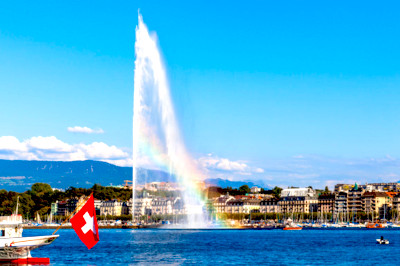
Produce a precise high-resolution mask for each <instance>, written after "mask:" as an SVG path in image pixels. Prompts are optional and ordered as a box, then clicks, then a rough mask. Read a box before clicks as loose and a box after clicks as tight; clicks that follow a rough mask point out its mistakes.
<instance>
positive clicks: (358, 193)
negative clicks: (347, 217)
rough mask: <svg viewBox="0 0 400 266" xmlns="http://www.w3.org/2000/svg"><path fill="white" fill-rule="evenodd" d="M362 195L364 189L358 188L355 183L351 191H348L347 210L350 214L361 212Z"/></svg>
mask: <svg viewBox="0 0 400 266" xmlns="http://www.w3.org/2000/svg"><path fill="white" fill-rule="evenodd" d="M363 194H364V189H363V188H361V187H359V186H358V185H357V183H356V184H355V185H354V187H353V188H352V189H350V190H349V192H348V194H347V210H348V211H349V212H352V213H357V212H362V211H363V205H362V195H363Z"/></svg>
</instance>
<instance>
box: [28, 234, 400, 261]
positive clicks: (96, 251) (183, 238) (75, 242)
mask: <svg viewBox="0 0 400 266" xmlns="http://www.w3.org/2000/svg"><path fill="white" fill-rule="evenodd" d="M52 232H53V230H44V229H43V230H24V236H32V235H46V234H51V233H52ZM57 233H59V234H60V237H59V238H58V239H57V240H56V241H54V242H53V243H52V244H51V245H49V246H47V247H42V248H39V249H37V250H34V251H33V252H32V256H34V257H50V261H51V264H52V265H65V264H74V265H79V264H84V265H105V264H114V265H117V264H120V265H127V264H141V265H155V264H169V265H171V264H173V265H180V264H202V265H215V264H238V265H243V264H259V265H268V264H270V265H373V264H379V265H396V264H397V265H399V264H400V262H399V256H400V230H394V229H370V230H368V229H332V230H331V229H320V230H302V231H283V230H156V229H155V230H150V229H149V230H147V229H141V230H129V229H100V230H99V235H100V242H99V243H98V244H97V245H96V246H95V247H94V248H93V249H91V250H88V249H87V248H86V247H85V246H84V245H83V243H82V242H81V241H80V240H79V238H78V237H77V236H76V234H75V232H74V231H73V230H72V229H63V230H60V231H58V232H57ZM381 235H383V236H384V237H385V238H387V239H389V240H390V245H378V244H376V243H375V239H377V238H380V236H381Z"/></svg>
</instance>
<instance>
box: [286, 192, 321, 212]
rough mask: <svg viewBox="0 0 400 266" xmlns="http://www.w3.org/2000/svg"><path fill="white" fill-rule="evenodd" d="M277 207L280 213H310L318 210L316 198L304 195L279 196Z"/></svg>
mask: <svg viewBox="0 0 400 266" xmlns="http://www.w3.org/2000/svg"><path fill="white" fill-rule="evenodd" d="M278 205H279V206H278V207H279V209H280V211H281V212H282V213H312V212H317V211H318V199H317V198H315V197H306V196H287V197H284V198H281V200H280V201H279V202H278Z"/></svg>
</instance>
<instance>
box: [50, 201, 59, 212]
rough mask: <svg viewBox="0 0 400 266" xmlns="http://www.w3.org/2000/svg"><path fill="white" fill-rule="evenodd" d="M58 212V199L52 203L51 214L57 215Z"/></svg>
mask: <svg viewBox="0 0 400 266" xmlns="http://www.w3.org/2000/svg"><path fill="white" fill-rule="evenodd" d="M57 212H58V201H56V202H53V203H52V204H51V208H50V214H51V215H53V216H54V215H57Z"/></svg>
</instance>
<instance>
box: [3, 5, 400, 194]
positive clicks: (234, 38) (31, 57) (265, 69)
mask: <svg viewBox="0 0 400 266" xmlns="http://www.w3.org/2000/svg"><path fill="white" fill-rule="evenodd" d="M398 8H399V4H398V3H396V2H395V1H392V2H389V1H388V2H384V3H381V4H380V5H377V4H376V2H365V1H363V2H361V1H360V2H353V3H348V2H345V1H342V2H341V1H331V2H326V1H325V2H323V3H322V2H321V1H314V2H311V1H309V2H307V3H304V2H298V1H293V2H290V1H285V2H272V1H271V2H268V1H229V2H227V1H198V2H194V1H187V2H184V1H135V2H133V1H132V2H128V1H115V2H112V3H111V2H106V1H104V2H102V1H92V2H86V3H81V2H80V1H69V2H68V3H67V2H64V3H61V2H60V3H57V2H54V1H39V2H35V3H32V2H30V1H9V2H2V3H0V62H1V63H0V95H1V97H0V106H1V108H2V111H1V112H0V136H13V137H15V139H17V141H15V139H10V138H7V139H6V138H3V141H0V154H2V156H1V158H13V159H16V158H22V159H26V158H30V159H35V158H39V159H65V158H64V157H63V156H61V155H60V153H62V152H69V151H70V150H73V151H74V153H75V155H74V156H72V157H68V158H69V159H71V158H75V159H79V158H86V159H101V160H106V161H110V162H113V161H115V163H119V164H122V162H123V161H124V160H125V161H126V158H127V157H129V154H130V150H131V145H132V137H131V136H132V129H131V127H132V108H133V106H132V105H133V100H132V98H133V69H134V56H135V55H134V42H135V27H136V24H137V15H138V9H140V12H141V14H142V15H143V18H144V21H145V23H146V24H147V25H148V27H149V29H150V30H152V31H155V32H156V34H157V36H158V39H159V44H160V47H161V50H162V53H163V55H164V60H165V64H166V66H167V69H168V77H169V80H170V85H171V91H172V95H173V100H174V103H175V108H176V112H177V115H178V120H179V122H180V125H181V130H182V134H183V135H184V138H185V142H186V144H187V146H188V150H189V151H191V153H192V154H193V157H194V158H203V159H204V158H208V157H212V158H213V159H215V160H216V161H218V160H222V159H226V160H229V162H232V164H230V165H231V166H232V168H231V169H230V168H229V167H224V168H222V169H220V168H218V164H214V165H212V167H211V166H210V164H208V165H207V166H208V167H209V168H210V174H211V175H213V176H219V177H226V178H232V179H261V180H267V181H266V183H268V184H282V185H287V184H293V185H306V184H311V185H312V184H314V185H320V186H322V185H324V184H331V183H329V182H331V181H332V180H333V181H335V180H341V181H343V182H345V181H348V182H353V181H359V182H367V181H369V182H373V181H382V180H383V181H393V180H400V177H399V175H398V173H399V170H400V167H399V166H398V165H400V162H399V161H398V159H397V158H400V137H399V136H400V134H399V133H400V122H399V121H398V117H399V115H400V107H399V102H400V89H399V85H400V76H399V73H400V64H398V62H399V61H400V60H399V59H400V51H399V49H398V47H399V44H400V43H399V42H400V37H399V34H398V32H399V27H400V21H399V20H398V15H397V14H396V11H397V10H398ZM75 126H80V127H88V128H90V129H97V130H98V129H102V130H103V131H104V132H103V133H99V134H84V133H74V132H70V131H73V130H70V131H68V127H75ZM78 131H82V130H78ZM39 136H41V137H51V136H54V138H55V139H54V138H53V139H45V138H42V139H40V138H35V139H32V138H33V137H39ZM10 143H14V144H10ZM43 143H45V144H48V143H53V144H54V146H55V147H56V148H57V149H58V150H57V149H53V150H52V148H51V147H48V149H47V150H46V149H44V148H43V147H42V146H40V145H43ZM93 143H96V144H93ZM12 145H16V146H18V145H19V146H21V147H20V148H19V152H20V153H16V152H12V149H13V146H12ZM104 145H105V146H104ZM10 146H11V147H10ZM28 146H29V147H30V148H27V147H28ZM35 147H36V148H37V149H39V150H40V151H37V150H35V154H36V155H35V156H36V157H35V156H32V154H31V155H29V156H28V155H26V153H25V152H26V149H31V150H32V149H34V148H35ZM92 148H93V149H94V150H96V151H98V153H96V152H92V150H90V149H92ZM15 149H17V148H15ZM208 154H212V155H208ZM24 156H25V157H24ZM38 156H39V157H38ZM235 163H238V165H240V164H241V165H242V166H243V164H244V165H246V166H248V168H247V170H248V171H242V170H243V169H241V170H240V171H239V170H238V169H239V168H240V167H239V168H235V165H236V164H235ZM349 165H351V166H352V168H351V169H349V168H348V166H349ZM258 168H260V169H263V170H264V171H263V172H261V171H258V172H256V171H250V170H249V169H258ZM283 168H284V169H283ZM305 169H307V170H305ZM371 169H373V170H371Z"/></svg>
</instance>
